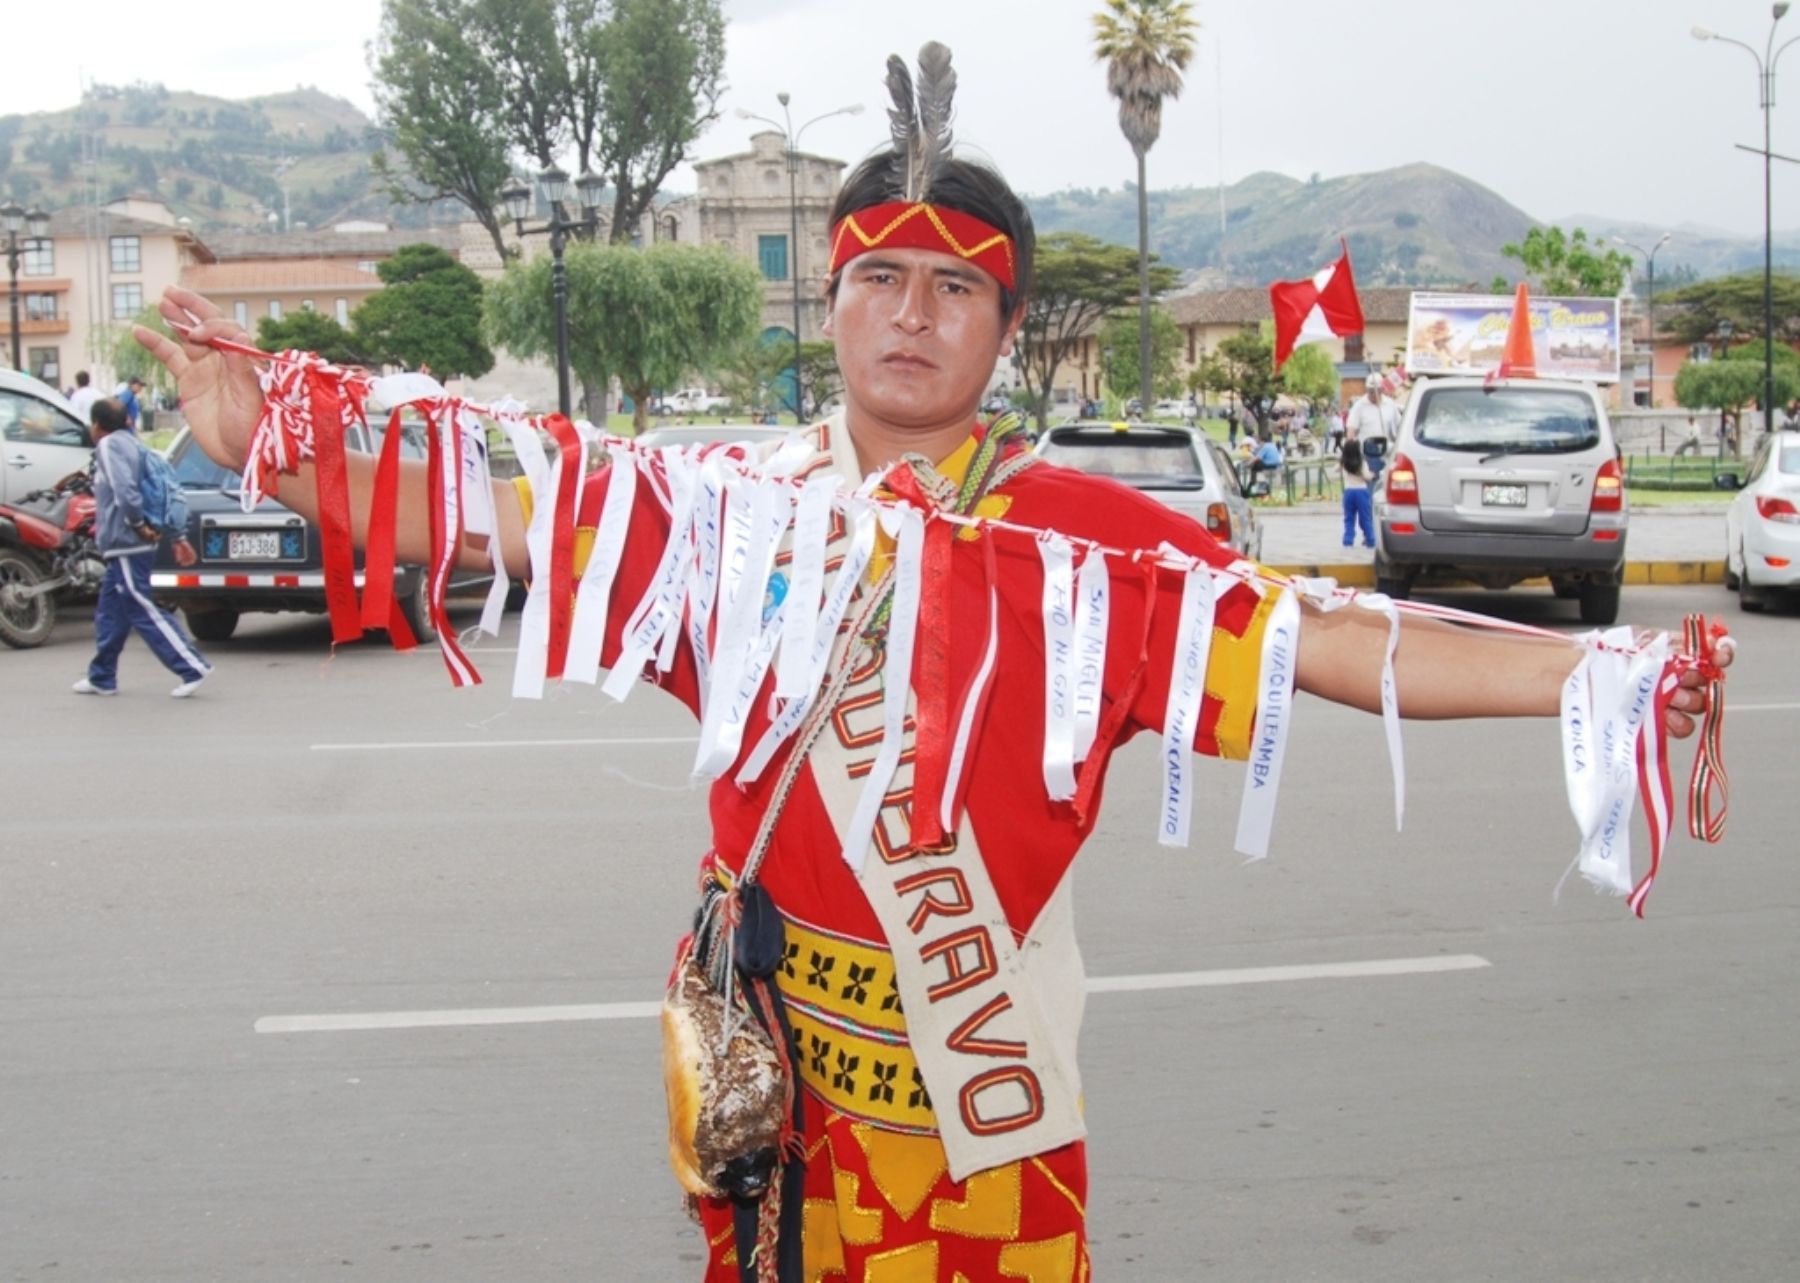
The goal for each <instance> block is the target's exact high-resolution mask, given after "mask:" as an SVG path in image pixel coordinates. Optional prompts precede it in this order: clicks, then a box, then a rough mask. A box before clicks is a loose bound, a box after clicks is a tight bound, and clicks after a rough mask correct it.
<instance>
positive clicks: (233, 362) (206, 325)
mask: <svg viewBox="0 0 1800 1283" xmlns="http://www.w3.org/2000/svg"><path fill="white" fill-rule="evenodd" d="M157 310H158V311H160V312H161V313H162V315H163V319H164V320H165V321H168V322H169V323H170V325H172V326H178V327H180V328H181V329H183V330H187V331H188V333H187V334H185V335H183V336H181V337H178V338H174V339H171V338H169V337H167V336H166V335H163V334H159V333H158V332H157V331H155V330H150V329H145V328H144V327H143V326H141V325H140V326H137V327H136V328H135V329H134V330H133V335H134V337H135V338H136V339H137V341H138V342H139V343H140V344H142V345H143V346H144V347H145V348H146V349H147V350H148V351H149V353H150V355H152V356H154V357H155V358H156V359H157V360H159V361H161V362H162V363H163V365H164V366H166V367H167V368H168V371H169V373H170V374H172V375H174V376H175V382H176V385H177V387H178V388H179V389H180V391H181V409H182V413H183V415H184V416H185V417H186V419H187V423H188V427H189V428H190V429H192V431H193V434H194V440H195V441H197V442H199V444H200V448H201V449H202V450H204V451H205V452H206V454H207V457H208V458H210V459H212V461H213V462H214V463H217V464H219V465H220V466H221V467H226V468H230V469H232V470H233V471H241V470H242V469H243V466H244V461H245V460H246V459H247V458H248V457H249V453H250V434H251V433H252V431H254V430H255V428H256V423H257V420H258V419H260V418H261V417H262V408H263V392H262V384H261V383H260V382H259V381H258V380H257V377H256V370H255V368H254V367H253V366H252V365H251V364H250V360H249V358H247V357H242V356H238V355H235V354H228V353H225V352H221V351H219V350H218V349H217V348H214V347H211V346H209V345H208V344H207V342H206V340H207V339H210V338H226V339H233V340H235V341H237V342H239V343H246V344H248V343H251V342H252V340H251V338H250V336H249V335H248V334H246V333H245V332H244V330H243V329H242V328H241V327H240V326H238V325H237V324H235V323H234V322H232V321H229V320H227V319H226V318H225V316H224V314H223V313H221V312H220V311H219V309H218V308H217V307H215V306H214V305H213V304H212V303H210V302H208V301H207V300H206V299H205V298H202V297H201V296H200V295H198V294H196V293H194V292H193V291H192V290H184V289H182V288H181V287H180V286H177V285H171V286H170V287H169V288H168V289H166V290H164V291H163V296H162V299H161V300H160V301H159V302H158V304H157Z"/></svg>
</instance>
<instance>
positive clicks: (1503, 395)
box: [1413, 387, 1600, 454]
mask: <svg viewBox="0 0 1800 1283" xmlns="http://www.w3.org/2000/svg"><path fill="white" fill-rule="evenodd" d="M1419 395H1420V402H1419V414H1418V418H1416V419H1415V420H1414V421H1413V435H1414V437H1415V438H1417V440H1418V442H1419V444H1420V445H1428V446H1436V447H1437V448H1438V449H1440V450H1467V451H1479V452H1482V453H1494V452H1496V451H1500V452H1505V453H1508V454H1569V453H1574V452H1575V451H1578V450H1589V449H1592V448H1593V447H1594V446H1597V445H1599V444H1600V417H1599V414H1598V413H1597V412H1596V410H1595V409H1594V403H1593V401H1592V400H1591V399H1590V398H1589V397H1588V396H1587V394H1585V393H1583V392H1577V391H1571V390H1567V389H1562V388H1518V387H1507V388H1499V389H1496V390H1494V391H1488V390H1487V389H1485V388H1426V389H1424V390H1423V391H1422V392H1421V393H1420V394H1419Z"/></svg>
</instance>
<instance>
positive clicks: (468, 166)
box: [369, 0, 513, 255]
mask: <svg viewBox="0 0 1800 1283" xmlns="http://www.w3.org/2000/svg"><path fill="white" fill-rule="evenodd" d="M475 7H476V6H475V5H474V4H473V3H471V0H384V3H383V4H382V6H381V26H380V28H379V29H378V31H377V33H376V36H375V40H374V43H373V44H372V45H371V46H370V50H369V60H370V70H371V72H372V73H373V76H374V79H373V83H372V84H371V86H370V88H371V89H372V90H373V92H374V95H375V107H376V114H377V116H378V117H379V119H380V122H381V126H382V128H383V130H384V131H385V136H386V139H387V141H388V142H389V143H391V144H392V146H393V148H394V150H395V151H397V152H398V153H399V155H400V157H401V158H402V162H403V163H396V162H395V161H394V160H393V159H392V158H390V157H389V155H388V154H387V151H386V149H385V148H384V149H383V150H381V151H378V152H376V153H375V156H374V159H373V162H372V164H373V168H374V170H375V173H376V174H377V175H378V176H379V177H381V178H382V179H383V180H385V182H386V185H387V188H388V192H389V195H390V196H392V197H393V199H395V200H397V201H400V202H403V203H415V204H418V203H425V202H428V201H434V200H444V199H449V200H455V201H458V202H460V203H461V204H462V205H463V206H464V207H465V208H467V209H468V211H469V212H470V214H472V215H474V217H475V220H476V221H477V222H479V223H480V224H481V225H482V226H483V227H485V228H486V229H487V233H488V235H489V237H491V238H492V240H493V242H494V247H495V249H497V250H498V251H499V252H500V253H501V254H502V255H504V254H505V253H506V252H507V248H506V241H505V239H504V238H503V237H502V236H501V234H500V226H501V212H500V211H499V209H498V208H497V207H496V205H495V202H496V201H497V200H498V199H499V192H500V188H501V187H503V186H505V184H506V181H507V179H508V177H509V176H510V174H511V172H512V171H511V168H510V166H509V165H508V163H507V151H508V148H509V147H510V146H511V144H512V141H513V135H512V132H511V130H510V129H509V128H508V127H507V124H506V116H505V92H504V89H503V86H502V79H501V73H500V71H499V70H498V68H496V67H495V66H494V65H493V63H492V62H491V61H490V60H489V50H488V49H487V48H486V47H485V46H484V44H483V42H482V34H483V31H482V29H481V28H479V27H476V26H474V25H472V24H471V23H470V21H469V19H470V17H471V14H472V12H473V10H474V9H475Z"/></svg>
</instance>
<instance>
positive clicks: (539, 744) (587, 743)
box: [311, 735, 700, 753]
mask: <svg viewBox="0 0 1800 1283" xmlns="http://www.w3.org/2000/svg"><path fill="white" fill-rule="evenodd" d="M699 742H700V740H699V737H698V736H694V735H644V736H639V737H636V738H622V739H577V740H388V741H385V742H382V743H369V744H361V743H358V744H314V745H312V746H311V748H312V751H313V752H315V753H386V752H392V751H395V750H399V749H440V748H443V749H461V748H592V747H595V746H596V745H597V746H600V747H602V748H610V747H621V748H622V747H629V746H632V745H637V744H698V743H699Z"/></svg>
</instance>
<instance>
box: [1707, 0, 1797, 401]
mask: <svg viewBox="0 0 1800 1283" xmlns="http://www.w3.org/2000/svg"><path fill="white" fill-rule="evenodd" d="M1787 11H1788V0H1776V3H1775V4H1773V5H1771V6H1769V38H1768V40H1767V42H1766V43H1765V44H1764V46H1763V51H1762V53H1760V54H1759V53H1757V52H1756V49H1755V48H1754V47H1753V46H1751V45H1747V44H1745V43H1744V42H1743V41H1742V40H1733V39H1732V38H1731V37H1730V36H1722V35H1720V34H1719V33H1718V32H1716V31H1713V30H1712V29H1710V28H1708V27H1695V28H1694V29H1693V37H1694V39H1696V40H1722V41H1724V42H1725V43H1726V44H1728V45H1736V46H1737V47H1738V48H1739V49H1742V50H1744V51H1745V52H1746V53H1748V54H1749V55H1750V57H1751V58H1753V59H1754V60H1755V62H1756V84H1757V91H1758V94H1759V96H1760V98H1761V103H1760V104H1759V105H1760V106H1761V107H1762V113H1763V145H1762V158H1763V396H1762V401H1763V429H1764V431H1767V432H1773V431H1774V430H1775V232H1774V212H1775V204H1774V198H1773V196H1772V194H1771V186H1770V162H1771V161H1772V160H1773V159H1774V155H1773V153H1772V152H1771V150H1770V146H1771V142H1772V138H1771V135H1770V125H1769V120H1770V115H1771V112H1772V110H1773V108H1774V106H1775V64H1776V63H1777V62H1779V61H1780V60H1781V54H1782V50H1784V49H1786V48H1787V47H1788V45H1791V44H1793V43H1794V40H1800V36H1796V37H1794V40H1788V41H1785V42H1783V44H1782V45H1781V48H1780V49H1777V48H1776V47H1775V25H1776V24H1777V23H1779V22H1780V21H1781V19H1782V17H1783V16H1784V15H1785V14H1786V13H1787ZM1747 150H1752V151H1754V150H1755V149H1754V148H1749V149H1747Z"/></svg>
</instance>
